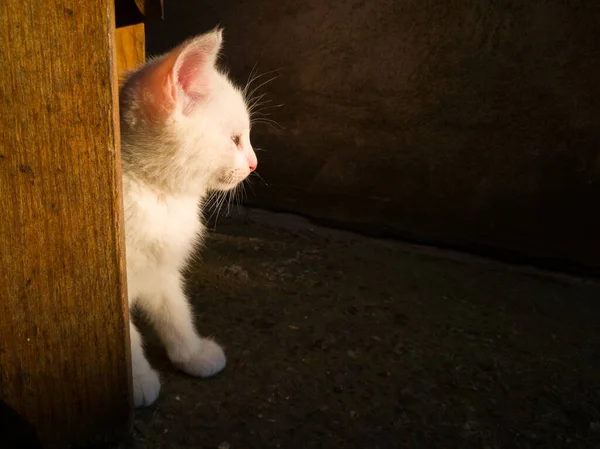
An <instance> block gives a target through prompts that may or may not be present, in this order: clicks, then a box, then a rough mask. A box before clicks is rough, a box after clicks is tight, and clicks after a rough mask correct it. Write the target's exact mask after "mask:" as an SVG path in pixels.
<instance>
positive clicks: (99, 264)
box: [0, 0, 132, 446]
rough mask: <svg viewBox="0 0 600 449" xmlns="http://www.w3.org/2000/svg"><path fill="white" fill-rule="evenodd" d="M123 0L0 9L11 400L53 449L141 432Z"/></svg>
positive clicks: (1, 347)
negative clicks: (129, 231) (125, 197)
mask: <svg viewBox="0 0 600 449" xmlns="http://www.w3.org/2000/svg"><path fill="white" fill-rule="evenodd" d="M114 42H115V32H114V6H113V0H95V1H86V2H82V1H80V0H63V1H60V2H48V1H46V0H28V1H23V0H2V1H1V2H0V398H1V399H2V400H3V401H5V402H6V403H7V404H9V405H10V406H11V407H13V408H14V409H16V410H17V411H18V412H19V413H21V414H22V415H23V416H24V417H26V418H27V419H28V420H29V421H30V422H32V423H33V424H34V425H35V426H36V428H37V429H38V432H39V434H40V435H41V437H42V439H43V440H44V441H45V442H46V443H48V444H49V445H50V446H52V445H53V444H56V443H62V442H81V441H89V440H90V439H96V438H98V437H108V438H112V437H118V436H123V435H124V434H126V433H127V432H128V431H129V429H130V425H131V421H132V407H131V404H132V395H131V376H130V362H129V358H130V355H129V336H128V330H129V328H128V310H127V302H126V282H125V269H124V265H125V259H124V237H123V225H122V201H121V200H122V199H121V174H120V153H119V151H120V146H119V126H118V99H117V95H118V93H117V77H116V64H115V57H114Z"/></svg>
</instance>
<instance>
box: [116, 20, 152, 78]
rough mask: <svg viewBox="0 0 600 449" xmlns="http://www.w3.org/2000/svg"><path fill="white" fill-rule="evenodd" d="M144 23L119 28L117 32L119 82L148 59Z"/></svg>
mask: <svg viewBox="0 0 600 449" xmlns="http://www.w3.org/2000/svg"><path fill="white" fill-rule="evenodd" d="M144 43H145V39H144V24H143V23H138V24H137V25H129V26H126V27H122V28H118V29H117V34H116V47H117V72H118V74H119V82H121V81H122V80H123V77H124V75H125V74H126V73H127V72H129V71H131V70H135V69H136V68H138V67H139V66H141V65H142V64H143V63H144V61H145V60H146V47H145V45H144Z"/></svg>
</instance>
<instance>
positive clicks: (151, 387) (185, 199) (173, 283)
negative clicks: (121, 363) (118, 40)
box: [120, 29, 257, 406]
mask: <svg viewBox="0 0 600 449" xmlns="http://www.w3.org/2000/svg"><path fill="white" fill-rule="evenodd" d="M221 43H222V32H221V30H218V29H217V30H214V31H212V32H209V33H207V34H204V35H201V36H197V37H195V38H193V39H191V40H189V41H187V42H184V43H183V44H181V45H180V46H179V47H177V48H176V49H174V50H172V51H171V52H169V53H167V54H165V55H163V56H161V57H160V58H157V59H154V60H152V61H150V62H149V63H148V64H146V65H145V66H144V67H142V68H141V69H140V70H138V71H137V72H134V73H133V74H131V75H130V76H129V78H128V80H127V81H126V83H125V85H124V86H123V88H122V89H121V93H120V108H121V143H122V158H123V200H124V207H125V241H126V251H127V281H128V290H129V305H130V307H134V306H136V307H138V308H140V309H141V310H143V312H145V314H146V315H147V316H148V318H149V319H150V320H151V322H152V323H153V325H154V326H155V327H156V330H157V332H158V334H159V336H160V338H161V339H162V341H163V343H164V345H165V347H166V349H167V353H168V355H169V358H170V359H171V361H172V362H173V364H174V365H175V366H177V367H178V368H180V369H181V370H183V371H185V372H187V373H189V374H191V375H194V376H202V377H205V376H210V375H212V374H215V373H217V372H219V371H221V370H222V369H223V368H224V367H225V363H226V362H225V355H224V353H223V350H222V349H221V347H220V346H219V345H218V344H216V343H215V342H214V341H212V340H209V339H206V338H201V337H200V336H199V335H198V333H197V332H196V329H195V327H194V322H193V319H192V315H191V310H190V306H189V304H188V300H187V298H186V296H185V294H184V291H183V281H182V276H181V270H182V269H183V268H185V265H186V263H187V261H188V259H189V257H190V254H191V252H192V250H193V248H194V245H195V244H197V243H200V242H201V241H202V238H203V235H204V232H205V231H204V226H203V224H202V221H201V219H200V215H199V213H198V207H199V206H200V207H202V203H203V201H205V199H206V197H207V194H208V193H209V192H210V191H212V190H229V189H232V188H234V187H235V186H237V185H238V184H239V183H240V182H241V181H243V180H244V179H245V178H246V177H247V176H248V175H249V174H250V173H251V172H252V171H253V170H254V169H255V168H256V165H257V160H256V155H255V154H254V151H253V149H252V145H251V144H250V118H249V114H248V108H247V106H246V103H245V100H244V96H243V94H242V92H241V91H240V90H239V89H238V88H236V87H235V86H234V85H233V84H232V83H231V82H230V81H229V79H228V78H227V76H226V75H225V74H224V73H222V72H220V71H219V70H218V69H217V68H216V66H215V63H216V60H217V56H218V53H219V50H220V48H221ZM130 329H131V357H132V370H133V386H134V398H135V405H136V406H141V405H149V404H151V403H152V402H154V400H155V399H156V398H157V396H158V393H159V390H160V381H159V377H158V374H157V373H156V371H155V370H154V369H152V367H151V366H150V364H149V363H148V361H147V360H146V357H145V356H144V351H143V348H142V341H141V337H140V334H139V331H138V330H137V329H136V327H135V326H134V325H133V323H130Z"/></svg>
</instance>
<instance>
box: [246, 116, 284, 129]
mask: <svg viewBox="0 0 600 449" xmlns="http://www.w3.org/2000/svg"><path fill="white" fill-rule="evenodd" d="M251 123H252V125H254V124H256V123H264V124H265V125H270V126H272V127H273V128H275V129H285V128H284V127H283V126H281V125H280V124H279V123H277V122H276V121H275V120H271V119H268V118H263V117H259V118H255V119H252V121H251Z"/></svg>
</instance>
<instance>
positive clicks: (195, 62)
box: [177, 49, 213, 94]
mask: <svg viewBox="0 0 600 449" xmlns="http://www.w3.org/2000/svg"><path fill="white" fill-rule="evenodd" d="M199 50H200V51H198V50H197V49H193V50H191V51H188V52H186V53H184V54H183V55H181V56H180V61H179V67H178V68H177V81H178V83H179V85H180V86H181V88H182V89H183V91H184V92H185V93H186V94H192V93H195V94H202V93H205V92H206V91H207V90H208V89H209V87H210V77H211V76H210V75H211V71H212V68H213V60H212V58H211V57H210V56H209V55H207V54H206V53H205V52H202V51H201V49H199Z"/></svg>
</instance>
